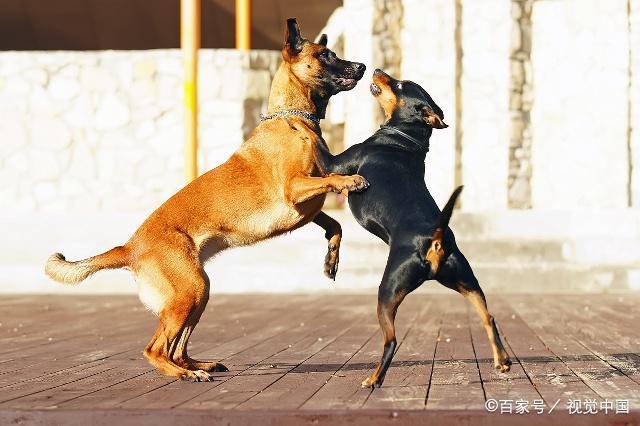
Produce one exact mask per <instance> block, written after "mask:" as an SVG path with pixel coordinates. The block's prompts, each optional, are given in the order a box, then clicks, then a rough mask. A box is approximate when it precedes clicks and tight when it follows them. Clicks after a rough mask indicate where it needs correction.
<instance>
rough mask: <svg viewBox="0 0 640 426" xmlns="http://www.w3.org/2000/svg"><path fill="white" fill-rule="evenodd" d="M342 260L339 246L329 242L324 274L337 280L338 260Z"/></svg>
mask: <svg viewBox="0 0 640 426" xmlns="http://www.w3.org/2000/svg"><path fill="white" fill-rule="evenodd" d="M339 261H340V256H339V250H338V246H337V245H335V244H329V248H328V249H327V255H326V256H325V257H324V274H325V275H326V276H327V277H329V278H331V279H332V280H334V281H335V280H336V274H337V273H338V262H339Z"/></svg>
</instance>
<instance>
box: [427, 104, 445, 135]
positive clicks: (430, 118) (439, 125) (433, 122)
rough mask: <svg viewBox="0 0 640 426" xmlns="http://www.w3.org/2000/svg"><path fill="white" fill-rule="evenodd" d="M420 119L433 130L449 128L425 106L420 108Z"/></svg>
mask: <svg viewBox="0 0 640 426" xmlns="http://www.w3.org/2000/svg"><path fill="white" fill-rule="evenodd" d="M422 117H423V118H424V120H425V121H426V122H427V124H428V125H429V126H431V127H433V128H434V129H446V128H447V127H449V126H448V125H447V124H446V123H445V122H444V121H443V120H442V118H440V116H439V115H438V114H436V112H435V111H434V110H433V109H431V107H429V106H427V105H425V106H423V107H422Z"/></svg>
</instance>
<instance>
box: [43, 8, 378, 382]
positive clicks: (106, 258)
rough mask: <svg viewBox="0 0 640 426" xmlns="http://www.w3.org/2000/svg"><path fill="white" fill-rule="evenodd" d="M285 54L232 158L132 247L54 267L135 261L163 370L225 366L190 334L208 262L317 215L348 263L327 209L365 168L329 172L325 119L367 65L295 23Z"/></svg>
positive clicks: (202, 371)
mask: <svg viewBox="0 0 640 426" xmlns="http://www.w3.org/2000/svg"><path fill="white" fill-rule="evenodd" d="M282 57H283V59H284V61H283V62H282V64H281V65H280V68H279V69H278V71H277V72H276V75H275V76H274V80H273V84H272V86H271V94H270V96H269V113H270V115H268V116H267V117H264V122H263V123H262V124H260V125H259V126H258V127H257V128H256V129H255V130H254V132H253V134H252V135H251V137H250V138H249V140H247V141H246V142H245V143H244V144H243V145H242V146H241V147H240V148H239V149H238V150H237V151H236V152H235V153H234V154H233V155H232V156H231V158H229V159H228V160H227V161H226V162H225V163H223V164H221V165H220V166H218V167H216V168H215V169H213V170H210V171H209V172H207V173H205V174H203V175H202V176H200V177H199V178H197V179H196V180H194V181H193V182H191V183H190V184H188V185H187V186H185V187H184V188H183V189H181V190H180V191H179V192H178V193H176V194H175V195H174V196H172V197H171V198H170V199H169V200H167V201H166V202H165V203H164V204H163V205H161V206H160V207H159V208H158V209H157V210H156V211H155V212H153V213H152V214H151V216H149V218H147V220H146V221H145V222H144V223H143V224H142V226H140V228H139V229H138V230H137V231H136V233H135V234H134V235H133V237H132V238H131V239H130V240H129V241H128V242H127V243H126V244H125V245H124V246H119V247H115V248H113V249H111V250H109V251H107V252H106V253H103V254H100V255H98V256H94V257H91V258H88V259H85V260H81V261H77V262H68V261H66V260H65V258H64V256H63V255H61V254H59V253H56V254H54V255H52V256H51V257H50V258H49V260H48V261H47V264H46V267H45V271H46V273H47V275H49V276H50V277H51V278H53V279H55V280H57V281H60V282H63V283H68V284H75V283H78V282H80V281H82V280H83V279H85V278H86V277H88V276H89V275H91V274H93V273H94V272H96V271H99V270H101V269H106V268H128V269H130V270H131V271H132V272H133V274H134V275H135V278H136V280H137V281H138V283H139V296H140V300H141V301H142V302H143V303H144V304H145V305H146V306H147V307H148V308H149V309H150V310H152V311H153V312H154V313H156V314H157V315H158V316H159V318H160V325H159V326H158V329H157V330H156V332H155V334H154V336H153V338H152V339H151V341H150V342H149V344H148V345H147V347H146V349H145V350H144V355H145V357H146V358H147V359H148V360H149V362H150V363H151V364H152V365H154V366H155V367H156V368H158V369H159V370H160V371H161V372H162V373H164V374H166V375H170V376H175V377H178V378H182V379H186V380H193V381H209V380H211V378H212V376H211V375H210V374H209V372H211V371H226V367H224V366H223V365H222V364H220V363H217V362H212V361H196V360H194V359H191V358H190V357H189V356H188V355H187V341H188V340H189V336H190V335H191V333H192V331H193V329H194V327H195V326H196V324H197V323H198V321H199V319H200V316H201V315H202V312H203V311H204V308H205V306H206V304H207V301H208V299H209V278H208V277H207V274H206V273H205V271H204V269H203V264H204V262H205V261H206V260H207V259H209V258H210V257H211V256H213V255H214V254H216V253H218V252H220V251H222V250H224V249H226V248H229V247H235V246H243V245H248V244H253V243H255V242H257V241H260V240H264V239H267V238H270V237H273V236H276V235H279V234H282V233H285V232H289V231H292V230H294V229H296V228H299V227H301V226H303V225H305V224H307V223H309V222H310V221H312V220H313V221H314V223H316V224H318V225H320V226H321V227H322V228H324V229H325V231H326V237H327V239H328V241H329V250H328V253H327V257H326V259H325V272H326V274H327V275H328V276H329V277H331V278H333V277H334V276H335V273H336V271H337V266H338V249H339V246H340V239H341V232H342V231H341V228H340V224H339V223H338V222H336V221H335V220H334V219H332V218H331V217H329V216H328V215H326V214H324V213H322V212H321V211H320V209H321V208H322V205H323V203H324V199H325V194H326V193H328V192H331V191H334V192H342V191H345V190H346V191H361V190H364V189H365V188H366V187H367V186H368V183H367V181H366V180H365V179H364V178H362V177H361V176H358V175H353V176H338V175H330V176H321V175H322V174H323V170H322V167H321V166H320V165H319V164H318V162H317V159H318V158H319V157H320V156H319V153H318V152H317V150H326V149H327V147H326V144H325V142H324V140H323V139H322V134H321V131H320V127H319V125H318V121H319V118H323V117H324V113H325V109H326V106H327V103H328V101H329V98H330V97H331V96H332V95H334V94H336V93H338V92H340V91H343V90H351V89H353V88H354V87H355V85H356V83H357V82H358V80H359V79H360V78H362V75H363V73H364V69H365V67H364V65H362V64H359V63H355V62H349V61H344V60H342V59H339V58H337V57H336V55H335V54H334V53H333V52H332V51H330V50H329V49H327V48H326V36H324V35H323V36H322V37H321V39H320V42H319V43H312V42H310V41H308V40H305V39H303V38H302V37H301V35H300V30H299V28H298V25H297V23H296V20H295V19H289V20H288V21H287V32H286V37H285V44H284V47H283V49H282Z"/></svg>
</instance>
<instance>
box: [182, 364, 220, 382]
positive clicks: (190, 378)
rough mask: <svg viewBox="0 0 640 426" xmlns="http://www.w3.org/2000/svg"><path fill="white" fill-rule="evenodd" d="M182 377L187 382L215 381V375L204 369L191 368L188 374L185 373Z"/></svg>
mask: <svg viewBox="0 0 640 426" xmlns="http://www.w3.org/2000/svg"><path fill="white" fill-rule="evenodd" d="M225 368H226V367H225ZM180 379H181V380H184V381H187V382H213V376H212V375H211V374H209V373H207V372H206V371H204V370H189V372H188V374H183V375H182V376H180Z"/></svg>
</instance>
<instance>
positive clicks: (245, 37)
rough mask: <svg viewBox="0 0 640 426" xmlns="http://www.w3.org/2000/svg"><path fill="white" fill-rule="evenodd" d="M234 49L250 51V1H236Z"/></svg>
mask: <svg viewBox="0 0 640 426" xmlns="http://www.w3.org/2000/svg"><path fill="white" fill-rule="evenodd" d="M236 49H241V50H249V49H251V0H236Z"/></svg>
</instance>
